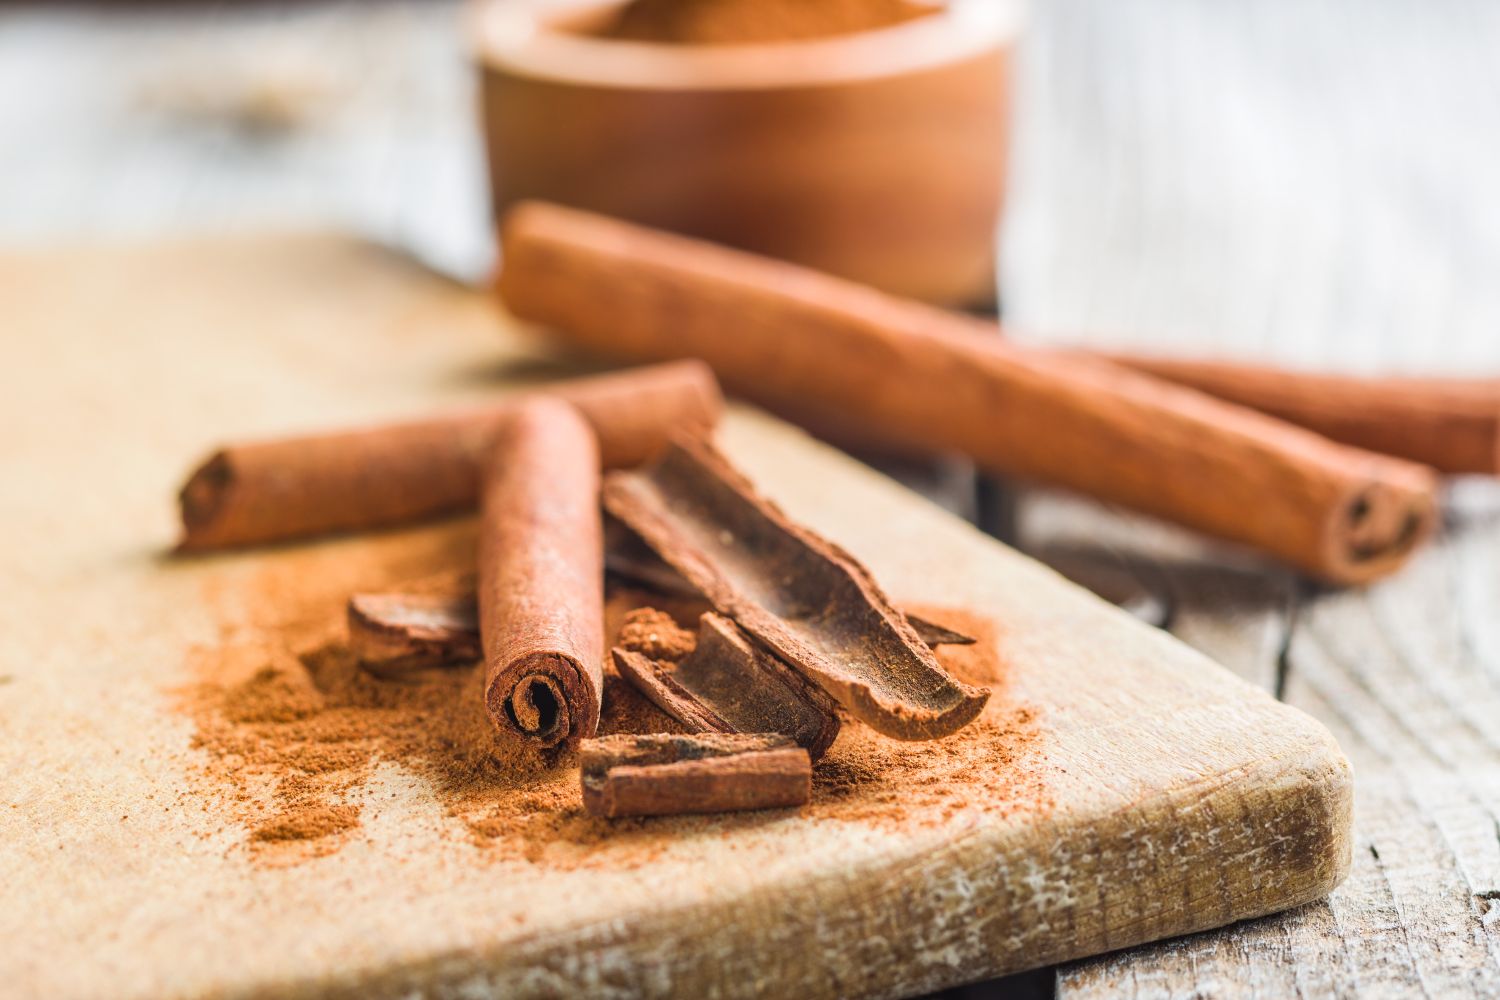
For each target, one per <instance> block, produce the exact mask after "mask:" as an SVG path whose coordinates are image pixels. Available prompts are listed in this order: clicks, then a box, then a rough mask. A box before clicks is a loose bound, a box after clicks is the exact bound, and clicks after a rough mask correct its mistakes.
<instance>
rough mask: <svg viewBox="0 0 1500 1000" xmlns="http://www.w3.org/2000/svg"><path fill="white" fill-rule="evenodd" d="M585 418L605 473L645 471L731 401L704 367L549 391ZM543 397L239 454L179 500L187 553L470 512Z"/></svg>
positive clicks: (221, 454) (200, 474) (229, 455)
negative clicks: (671, 442)
mask: <svg viewBox="0 0 1500 1000" xmlns="http://www.w3.org/2000/svg"><path fill="white" fill-rule="evenodd" d="M539 392H544V393H546V394H548V395H554V396H558V397H560V398H562V399H564V400H566V401H568V402H569V403H571V404H573V405H574V406H575V407H577V409H578V411H579V412H580V413H582V414H583V415H584V417H585V418H586V419H587V420H588V422H589V423H590V424H591V425H592V427H593V428H594V431H595V433H596V434H597V435H598V438H599V450H600V455H601V459H602V461H603V462H604V464H605V465H606V466H607V467H611V468H613V467H620V466H628V465H635V464H638V463H640V462H643V461H645V460H647V459H648V458H650V457H651V456H652V455H654V454H655V453H657V452H658V451H660V450H661V447H662V445H663V444H664V443H665V442H666V439H667V437H668V435H670V434H671V433H672V432H673V431H674V430H676V429H678V428H680V427H681V426H683V425H688V426H704V427H706V426H711V425H712V424H713V423H714V422H715V421H716V420H717V419H718V414H719V410H720V408H721V406H722V401H721V399H720V397H719V392H718V386H717V385H716V384H715V382H714V379H713V375H712V374H711V373H710V372H709V371H708V370H707V369H706V368H705V367H704V366H703V365H701V364H699V363H695V362H694V363H685V364H671V365H656V366H652V367H647V368H638V369H634V370H631V371H624V372H618V373H613V374H609V375H599V376H595V377H592V378H583V379H577V380H573V381H568V382H559V383H556V384H554V385H549V386H547V387H546V388H545V389H543V390H539ZM535 395H537V394H536V393H528V394H526V395H524V396H521V397H518V398H515V399H508V400H505V401H503V402H500V403H496V404H493V405H490V406H486V407H482V408H478V409H470V410H464V411H461V412H455V413H450V414H446V415H443V416H438V417H433V418H431V419H427V420H418V421H412V422H409V423H398V424H386V425H382V426H378V427H370V428H365V429H359V430H349V431H343V432H336V433H329V434H314V435H308V436H306V437H296V438H284V439H279V440H274V441H262V442H253V443H247V444H238V445H230V446H228V447H226V448H223V449H221V450H219V451H217V452H215V453H214V454H213V455H211V456H210V457H209V458H208V459H207V460H206V461H205V462H204V463H203V464H202V465H201V466H200V467H199V468H198V469H197V470H196V471H195V472H193V474H192V476H191V477H190V478H189V479H188V481H187V483H186V485H184V486H183V488H182V493H181V497H180V500H181V510H182V528H183V536H182V541H181V543H180V546H179V547H180V549H181V550H182V551H204V550H210V549H220V548H228V547H233V546H241V545H257V544H262V543H265V542H277V541H286V540H288V539H294V538H304V537H308V536H312V535H321V534H328V533H331V532H341V531H358V530H363V529H370V528H383V527H389V526H391V525H398V524H404V523H407V522H411V521H417V520H421V519H423V518H428V517H435V516H437V515H440V514H449V513H454V512H457V511H461V510H465V509H468V508H472V507H473V506H474V503H475V501H476V499H477V498H478V495H479V481H480V474H481V469H482V466H483V461H484V458H485V456H486V455H487V454H488V451H489V448H490V444H491V442H492V440H493V438H494V435H495V432H496V429H497V428H498V426H499V425H500V424H501V423H503V422H504V420H505V418H506V417H507V416H509V415H510V414H512V413H514V412H515V410H516V408H517V407H518V406H521V405H523V404H524V401H525V400H527V399H529V398H533V397H534V396H535Z"/></svg>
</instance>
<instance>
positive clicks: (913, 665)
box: [603, 437, 989, 740]
mask: <svg viewBox="0 0 1500 1000" xmlns="http://www.w3.org/2000/svg"><path fill="white" fill-rule="evenodd" d="M603 496H604V505H605V508H606V509H607V510H608V511H609V512H610V513H611V514H613V515H614V516H615V517H617V518H619V519H620V520H621V521H622V522H624V523H625V525H626V526H627V527H629V528H630V529H631V530H632V531H634V532H635V533H636V534H637V535H639V536H640V537H641V539H642V540H643V541H645V543H646V544H647V545H649V546H651V547H652V548H653V549H654V550H655V551H656V554H657V555H658V556H660V557H661V558H662V560H663V561H664V562H666V563H668V564H669V565H670V566H672V567H673V568H674V569H676V570H677V571H678V572H679V573H681V574H682V575H683V576H684V577H685V578H686V579H687V580H688V582H689V583H691V584H692V585H693V587H694V588H695V589H697V590H698V591H699V592H700V593H701V594H703V596H704V597H705V598H707V599H708V601H709V603H711V604H712V605H713V606H714V608H715V609H716V610H718V611H719V612H720V613H721V614H724V615H726V616H727V617H729V618H732V619H733V620H734V622H735V623H736V624H737V625H739V626H740V627H741V628H743V629H744V630H745V631H746V632H748V633H749V634H751V635H752V636H754V637H755V638H756V639H757V640H759V641H760V642H761V643H762V644H763V645H765V646H766V647H767V648H768V649H769V650H770V651H771V652H772V653H774V654H776V655H777V656H779V657H780V658H781V659H783V660H785V661H786V662H787V663H789V664H791V665H792V666H793V667H795V668H796V669H798V670H799V671H801V672H802V673H803V674H804V675H805V676H807V677H808V678H809V679H811V680H812V681H814V682H815V683H817V684H818V685H819V686H821V687H822V688H823V690H825V691H827V692H828V693H829V694H830V695H832V696H833V698H834V699H835V700H836V701H838V702H839V704H841V705H843V706H844V707H845V708H846V709H848V710H849V712H850V713H851V714H852V715H853V716H854V717H855V718H857V719H859V720H861V721H863V722H865V723H867V724H868V725H870V726H871V727H872V728H874V729H875V730H877V731H878V732H881V733H884V734H885V735H887V736H891V737H894V738H896V739H903V740H927V739H936V738H938V737H942V736H947V735H948V734H950V733H953V732H956V731H957V730H959V729H961V728H962V727H964V726H966V725H968V724H969V723H970V722H971V721H973V719H974V718H975V717H976V716H977V715H978V714H979V712H980V710H981V709H983V708H984V704H985V702H986V701H987V700H988V698H989V692H988V691H986V690H983V689H981V688H974V687H970V686H969V685H967V684H964V683H962V682H960V681H958V680H956V679H954V678H953V677H951V676H950V675H949V674H948V673H947V672H946V671H944V670H943V668H942V667H941V666H939V664H938V662H937V660H936V659H935V658H934V657H933V655H932V650H930V649H929V648H928V647H927V645H926V644H925V643H923V642H922V640H921V639H920V638H919V637H918V636H917V634H916V630H915V629H913V628H912V627H911V624H910V623H909V622H908V621H907V620H906V616H904V615H903V614H901V612H900V611H898V610H896V608H895V607H893V606H892V605H891V602H890V601H889V599H888V598H887V597H886V596H885V594H884V593H883V592H882V591H881V590H880V587H879V586H878V585H877V584H876V583H875V581H874V579H873V578H872V577H871V576H870V573H869V571H868V570H866V569H865V568H864V566H862V565H860V563H859V562H857V561H856V560H855V559H854V558H853V557H852V556H850V555H849V554H848V553H846V552H844V551H843V550H842V549H840V548H838V547H837V546H836V545H834V544H832V543H831V542H828V541H827V540H825V539H823V538H821V537H819V536H818V535H816V534H814V533H813V532H812V531H810V530H809V529H807V528H805V527H803V526H801V525H798V524H796V523H794V522H793V521H792V520H791V519H790V518H788V517H787V516H786V515H785V514H783V513H782V512H781V510H780V509H778V508H777V507H776V505H775V504H773V503H771V502H770V501H769V500H767V499H765V498H764V497H762V496H760V495H759V494H757V493H756V492H755V489H754V487H752V486H751V485H750V483H749V482H748V481H747V480H746V479H745V478H744V477H743V476H741V475H740V474H739V473H738V472H736V471H735V470H734V469H733V468H731V467H730V465H729V463H728V462H727V461H726V460H725V459H724V458H723V456H721V455H720V454H719V453H718V452H716V451H715V450H714V449H713V447H712V446H711V445H709V444H708V443H707V442H704V441H700V440H694V439H690V438H686V437H679V438H676V439H674V440H673V441H672V443H671V444H670V445H669V446H668V447H667V450H666V451H665V452H664V453H663V455H662V457H661V458H660V459H658V460H657V461H656V463H654V464H653V465H651V466H650V467H648V468H646V469H644V470H641V471H634V472H612V473H610V474H609V475H608V476H607V477H606V479H605V484H604V491H603Z"/></svg>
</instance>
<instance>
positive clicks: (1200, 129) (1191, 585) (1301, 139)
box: [0, 0, 1500, 998]
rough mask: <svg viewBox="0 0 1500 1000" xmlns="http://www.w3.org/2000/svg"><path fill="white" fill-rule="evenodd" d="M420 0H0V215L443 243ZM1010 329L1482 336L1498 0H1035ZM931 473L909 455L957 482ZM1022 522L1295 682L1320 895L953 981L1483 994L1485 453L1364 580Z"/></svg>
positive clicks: (1496, 515) (1120, 596)
mask: <svg viewBox="0 0 1500 1000" xmlns="http://www.w3.org/2000/svg"><path fill="white" fill-rule="evenodd" d="M460 14H461V11H460V8H458V7H457V6H454V5H453V4H451V3H448V2H438V0H433V2H430V3H392V2H382V3H378V4H362V3H344V4H292V5H285V6H275V7H272V6H243V7H241V6H232V7H227V8H226V7H223V6H221V5H212V6H210V5H204V6H203V7H201V8H200V7H195V6H191V5H178V6H170V7H165V8H148V9H147V10H146V11H144V12H141V11H134V10H122V9H120V8H119V7H118V6H114V7H109V8H102V9H95V8H89V7H76V6H71V5H70V6H61V7H59V6H57V5H42V4H38V5H34V6H27V5H21V6H6V7H0V243H4V244H8V245H17V244H21V245H28V244H35V243H39V242H59V241H65V240H71V239H76V238H101V237H102V238H117V237H124V236H140V235H148V234H154V233H158V232H162V231H164V230H182V229H223V228H236V227H238V228H265V227H268V226H269V227H276V226H286V227H293V226H295V227H307V226H317V225H335V226H341V227H344V228H350V229H354V230H356V231H359V232H362V233H366V234H370V235H373V236H375V237H377V238H380V239H383V240H385V241H387V242H390V243H393V244H397V245H400V246H403V247H406V248H408V249H410V250H412V251H414V252H415V253H416V254H418V255H419V256H420V257H422V258H423V259H425V260H427V261H428V262H430V263H432V264H433V265H434V266H436V267H439V268H441V269H443V270H446V271H449V272H451V273H454V274H456V275H458V276H460V277H464V278H475V277H479V276H481V275H483V274H484V273H485V272H486V271H487V270H488V268H489V267H490V266H491V263H492V259H491V255H492V252H493V251H492V242H491V239H490V235H489V231H488V226H487V225H486V222H485V220H486V217H487V212H486V208H485V198H484V192H483V180H482V166H481V163H480V159H479V157H480V153H479V144H478V141H477V137H476V135H475V133H474V131H473V121H474V117H475V116H474V114H473V111H472V87H471V83H472V81H471V78H470V75H469V73H468V71H467V66H466V64H465V61H464V58H463V46H462V41H461V35H460V31H459V22H460ZM1034 15H1035V16H1034V21H1033V31H1032V34H1031V37H1030V38H1029V40H1028V43H1027V48H1026V52H1025V58H1024V60H1023V66H1022V88H1021V94H1022V97H1021V107H1020V109H1019V111H1020V115H1019V119H1020V123H1019V129H1020V135H1019V138H1018V144H1017V145H1018V162H1017V163H1016V176H1015V186H1014V189H1013V195H1012V203H1011V204H1012V209H1011V215H1010V217H1009V220H1008V224H1007V227H1006V233H1005V254H1004V257H1005V266H1004V271H1003V276H1002V277H1003V287H1004V296H1005V302H1006V310H1007V320H1008V322H1009V323H1010V324H1011V325H1012V326H1013V328H1014V329H1015V330H1016V331H1017V333H1016V334H1015V335H1017V336H1027V337H1032V338H1036V339H1043V340H1049V341H1060V340H1068V341H1073V342H1084V343H1098V344H1103V343H1111V344H1120V343H1129V344H1133V345H1136V346H1146V347H1151V346H1160V347H1163V348H1172V349H1177V350H1184V351H1188V350H1190V351H1193V352H1195V353H1219V354H1225V355H1235V356H1240V355H1243V356H1254V357H1262V358H1274V359H1277V360H1280V361H1282V362H1284V363H1287V364H1292V365H1301V366H1307V367H1325V368H1337V369H1351V370H1362V371H1377V370H1403V371H1471V372H1472V371H1481V370H1482V371H1484V372H1487V373H1495V372H1500V278H1497V274H1500V188H1497V185H1496V184H1495V183H1494V180H1493V178H1494V177H1495V176H1496V169H1495V164H1496V163H1497V162H1500V59H1497V58H1496V57H1495V54H1496V53H1497V52H1500V5H1496V4H1492V3H1489V2H1487V0H1434V2H1431V3H1425V4H1416V3H1410V2H1402V0H1321V2H1319V3H1315V4H1309V3H1305V2H1297V0H1247V2H1244V3H1238V4H1210V3H1183V2H1181V0H1055V2H1051V3H1048V2H1045V0H1037V7H1036V9H1035V12H1034ZM967 482H968V480H967V478H966V477H965V476H964V475H962V474H961V473H958V474H955V473H953V472H952V470H948V471H947V472H944V473H942V474H940V475H939V476H937V477H936V478H933V477H930V476H928V477H925V478H924V479H923V480H922V483H923V485H925V486H926V487H927V488H928V489H929V490H931V491H935V492H936V493H937V494H938V495H939V497H940V499H943V500H944V501H945V502H947V503H949V504H950V505H953V506H957V507H959V508H960V509H966V510H972V509H973V498H972V492H971V491H970V489H969V487H968V486H967V485H966V484H967ZM1018 541H1019V543H1020V544H1021V545H1022V546H1023V547H1024V548H1026V549H1028V550H1029V551H1031V552H1032V553H1033V554H1035V555H1037V556H1038V557H1040V558H1043V559H1046V560H1048V561H1050V562H1052V563H1054V564H1055V565H1057V566H1059V567H1060V568H1062V569H1064V570H1065V571H1066V572H1069V573H1070V574H1072V575H1074V576H1076V577H1077V578H1079V579H1080V580H1082V581H1084V582H1086V583H1089V584H1091V585H1093V586H1094V587H1095V588H1096V589H1099V590H1100V591H1101V592H1103V593H1105V594H1106V595H1107V596H1110V597H1112V598H1114V599H1117V600H1120V601H1122V602H1127V603H1128V604H1129V606H1131V607H1132V608H1134V609H1136V610H1138V612H1139V613H1141V614H1142V615H1144V616H1146V617H1150V618H1153V619H1154V620H1156V621H1158V622H1159V623H1160V624H1162V625H1164V626H1165V627H1167V628H1170V629H1171V630H1172V631H1173V632H1174V633H1175V634H1177V635H1178V636H1180V637H1181V638H1182V639H1184V640H1186V641H1187V642H1189V643H1191V644H1193V645H1195V646H1198V647H1199V648H1201V649H1203V650H1205V651H1206V652H1208V653H1209V654H1210V655H1212V656H1213V657H1215V658H1216V659H1218V660H1220V661H1221V662H1223V663H1225V664H1226V665H1228V666H1230V667H1231V668H1233V669H1235V670H1237V671H1239V672H1240V673H1242V674H1243V675H1245V676H1246V677H1249V678H1251V679H1253V680H1254V681H1256V682H1257V683H1260V684H1263V685H1265V686H1266V687H1267V688H1270V689H1272V690H1274V691H1275V692H1276V693H1277V694H1278V695H1279V696H1280V697H1282V698H1284V699H1286V700H1287V701H1289V702H1291V703H1293V704H1295V705H1298V706H1299V707H1301V708H1303V709H1305V710H1307V711H1308V712H1310V713H1312V714H1313V715H1315V716H1317V717H1318V718H1319V719H1321V720H1323V721H1324V722H1325V723H1326V724H1327V725H1328V726H1329V727H1330V728H1331V729H1332V730H1333V732H1334V733H1335V735H1337V736H1338V738H1339V740H1340V742H1341V743H1342V744H1343V746H1344V748H1345V750H1346V752H1347V753H1348V755H1349V756H1350V758H1351V759H1352V760H1353V761H1354V764H1355V767H1356V769H1357V773H1358V786H1357V788H1358V790H1357V822H1358V843H1357V847H1356V855H1355V863H1354V871H1353V874H1352V875H1351V876H1350V878H1349V880H1348V882H1347V883H1346V884H1345V885H1344V886H1343V887H1342V888H1341V889H1339V890H1338V891H1337V892H1336V893H1335V894H1334V895H1333V896H1332V898H1331V899H1329V900H1327V901H1325V902H1322V903H1317V904H1314V905H1311V906H1308V907H1305V908H1303V909H1301V910H1297V911H1295V912H1292V913H1289V914H1284V915H1282V916H1278V917H1272V918H1269V919H1265V920H1260V921H1256V922H1253V923H1249V924H1245V925H1242V926H1238V927H1233V928H1229V929H1227V930H1224V931H1220V932H1216V933H1211V934H1205V935H1200V936H1197V937H1194V938H1190V939H1185V940H1178V941H1171V942H1167V943H1164V944H1160V945H1157V946H1154V947H1148V948H1142V949H1136V950H1133V951H1130V952H1126V953H1122V954H1119V955H1113V956H1106V957H1103V958H1100V959H1096V960H1092V961H1088V962H1083V963H1079V964H1076V965H1074V966H1070V967H1067V968H1063V969H1059V970H1056V973H1055V976H1054V975H1053V974H1050V973H1049V974H1045V975H1042V976H1031V977H1023V978H1019V979H1015V980H1008V981H1002V982H1000V983H997V984H985V985H982V986H977V987H973V988H970V989H966V990H962V991H955V993H956V994H961V995H965V996H990V995H1047V994H1048V993H1051V992H1053V991H1054V989H1055V991H1056V993H1057V994H1058V995H1060V996H1064V997H1073V998H1081V997H1093V996H1099V997H1104V996H1118V995H1122V994H1123V995H1134V996H1141V997H1158V996H1159V997H1176V996H1182V997H1188V996H1213V997H1241V996H1243V997H1267V998H1270V997H1282V996H1289V995H1299V994H1305V995H1312V996H1323V995H1328V994H1339V995H1349V996H1360V997H1377V996H1408V995H1413V994H1419V993H1420V994H1426V995H1432V996H1439V995H1454V994H1460V995H1461V994H1471V995H1491V996H1492V995H1497V994H1500V957H1497V956H1500V820H1497V816H1500V489H1497V488H1496V487H1495V486H1494V485H1493V484H1491V483H1487V482H1463V483H1457V484H1455V485H1454V486H1453V487H1452V489H1451V491H1450V497H1449V502H1448V514H1447V518H1446V525H1445V530H1444V531H1443V533H1442V536H1441V537H1440V538H1439V539H1438V542H1437V544H1436V545H1435V546H1433V547H1432V548H1431V549H1430V550H1429V551H1428V552H1427V553H1426V554H1424V555H1423V556H1421V557H1420V558H1419V559H1418V560H1417V561H1416V563H1415V564H1414V565H1413V566H1412V567H1410V568H1409V569H1408V570H1407V571H1405V572H1404V573H1402V574H1401V575H1400V576H1398V577H1397V578H1395V579H1393V580H1391V581H1389V582H1387V583H1384V584H1382V585H1380V586H1378V587H1375V588H1372V589H1371V590H1369V591H1365V592H1343V593H1330V592H1323V591H1318V590H1315V589H1314V588H1312V587H1311V586H1309V585H1308V584H1306V583H1304V582H1302V581H1299V580H1298V579H1296V578H1295V577H1294V576H1292V575H1291V574H1289V573H1287V572H1285V571H1282V570H1279V569H1276V568H1274V567H1268V566H1265V565H1263V564H1259V563H1257V562H1254V561H1252V560H1248V559H1244V558H1242V557H1239V556H1236V555H1234V554H1232V553H1224V552H1219V551H1214V550H1212V549H1210V548H1209V547H1207V546H1205V545H1203V544H1201V543H1199V542H1197V541H1196V540H1194V539H1191V538H1188V537H1186V536H1184V535H1182V534H1180V533H1178V532H1176V531H1173V530H1171V529H1168V528H1164V527H1162V526H1159V525H1155V524H1149V523H1146V522H1143V521H1140V520H1138V519H1135V518H1132V517H1128V516H1125V515H1121V514H1119V513H1117V512H1113V511H1108V510H1102V509H1100V508H1099V507H1098V506H1097V505H1093V504H1090V503H1087V502H1083V501H1078V500H1073V499H1068V498H1063V497H1058V496H1054V495H1050V494H1045V493H1031V494H1027V495H1025V496H1024V497H1023V499H1022V502H1021V505H1020V518H1019V537H1018Z"/></svg>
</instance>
